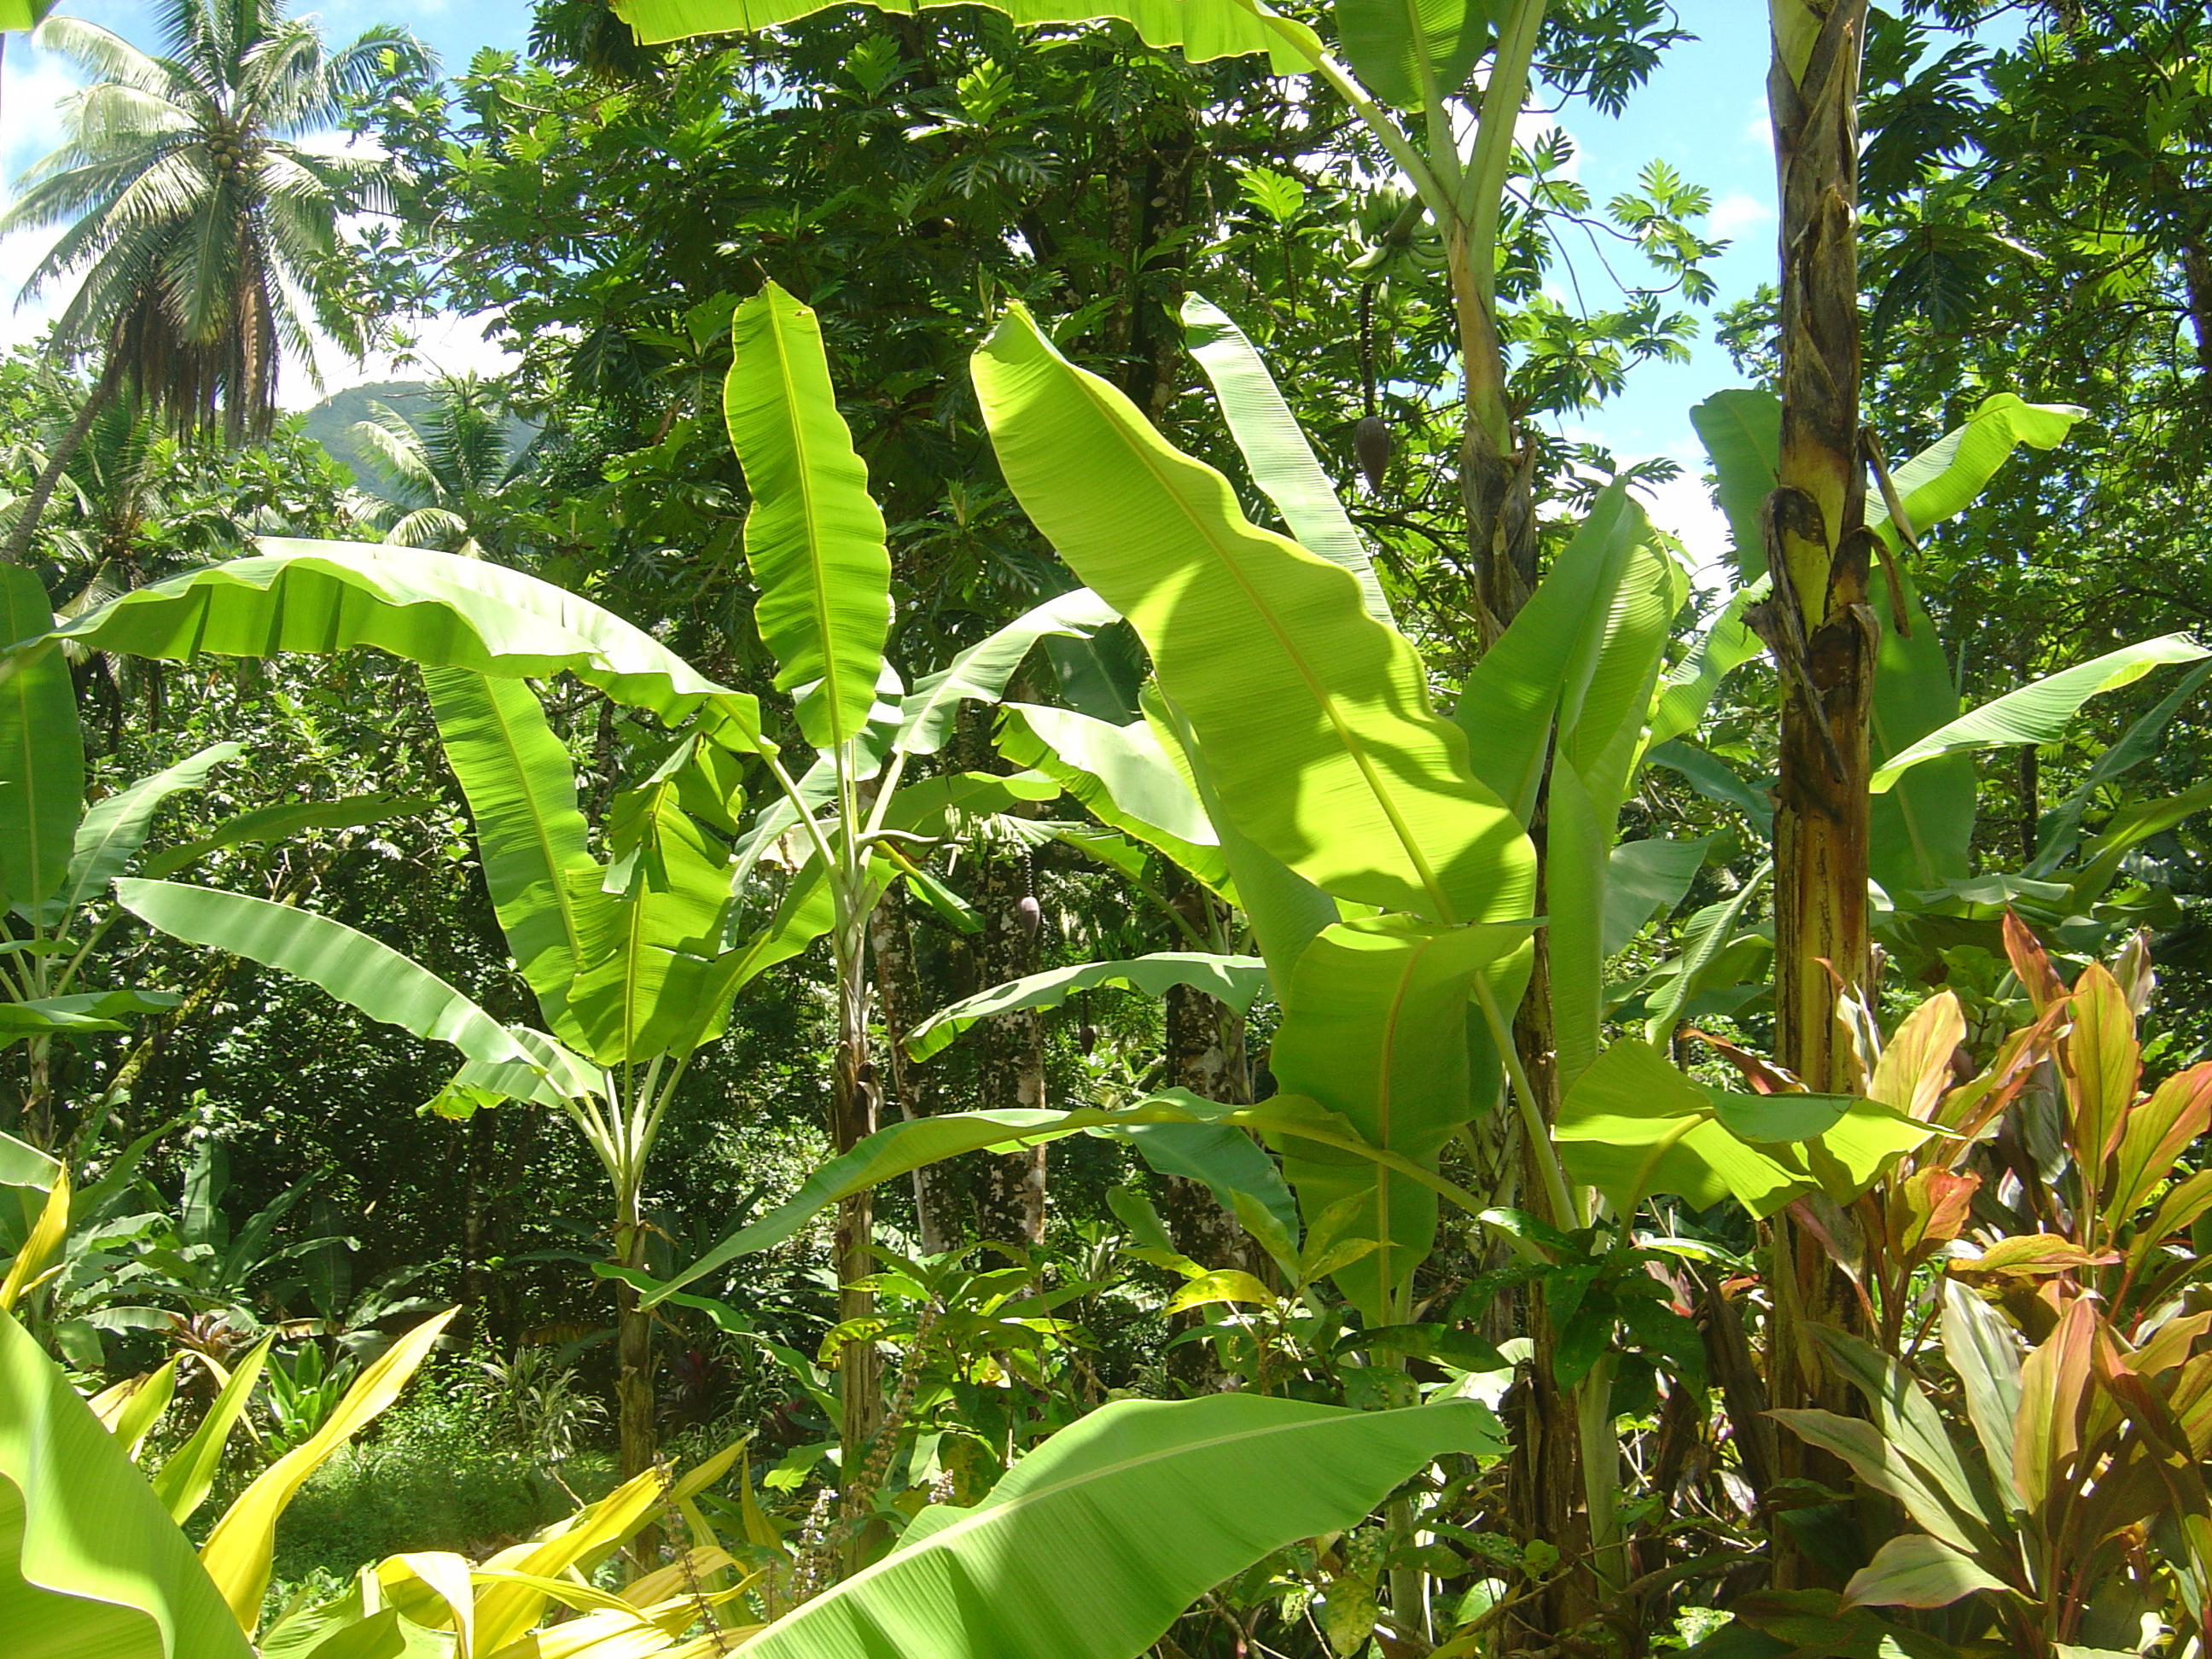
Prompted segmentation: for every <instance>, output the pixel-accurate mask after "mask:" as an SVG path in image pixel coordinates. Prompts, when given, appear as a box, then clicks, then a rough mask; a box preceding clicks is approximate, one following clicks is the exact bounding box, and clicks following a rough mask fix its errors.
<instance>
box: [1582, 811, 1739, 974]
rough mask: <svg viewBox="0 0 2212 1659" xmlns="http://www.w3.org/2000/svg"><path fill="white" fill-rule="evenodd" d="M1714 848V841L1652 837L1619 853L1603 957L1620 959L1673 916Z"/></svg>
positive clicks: (1611, 862)
mask: <svg viewBox="0 0 2212 1659" xmlns="http://www.w3.org/2000/svg"><path fill="white" fill-rule="evenodd" d="M1712 844H1713V838H1712V837H1711V836H1701V837H1699V839H1698V840H1696V841H1668V840H1665V839H1662V838H1661V837H1658V836H1652V837H1650V838H1648V839H1646V840H1644V841H1629V842H1622V843H1621V844H1620V846H1618V847H1616V848H1613V854H1612V856H1611V857H1610V858H1608V859H1607V860H1606V877H1605V926H1604V929H1603V932H1602V937H1601V940H1600V945H1599V948H1600V951H1601V954H1602V955H1604V956H1607V957H1610V956H1613V955H1614V954H1615V953H1616V952H1618V951H1621V950H1623V949H1625V948H1626V946H1627V944H1628V942H1629V941H1630V940H1631V939H1634V938H1635V937H1636V935H1637V933H1638V932H1639V931H1640V930H1641V929H1642V928H1643V927H1644V923H1645V922H1647V921H1650V920H1651V919H1652V918H1653V917H1654V916H1667V915H1673V914H1674V907H1675V906H1676V905H1678V904H1680V902H1682V899H1683V897H1684V896H1685V895H1686V894H1687V893H1688V892H1689V890H1690V884H1691V883H1692V882H1693V881H1695V880H1696V879H1697V878H1698V872H1699V871H1700V870H1702V869H1704V868H1705V853H1706V850H1707V849H1708V848H1711V846H1712Z"/></svg>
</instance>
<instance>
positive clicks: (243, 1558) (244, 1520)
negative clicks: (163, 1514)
mask: <svg viewBox="0 0 2212 1659" xmlns="http://www.w3.org/2000/svg"><path fill="white" fill-rule="evenodd" d="M459 1311H460V1310H459V1309H458V1308H448V1309H447V1310H446V1311H445V1312H443V1313H441V1314H439V1315H436V1316H435V1317H433V1318H430V1319H427V1320H425V1321H424V1322H422V1324H420V1325H417V1326H416V1327H415V1328H414V1329H412V1330H410V1331H409V1332H408V1333H407V1334H405V1335H404V1336H402V1337H401V1338H400V1339H399V1340H398V1341H397V1342H395V1343H393V1344H392V1346H390V1347H389V1348H387V1349H386V1350H385V1352H383V1353H382V1354H381V1355H380V1356H379V1358H377V1360H376V1361H375V1363H374V1364H372V1365H370V1366H369V1367H368V1369H367V1370H364V1371H362V1374H361V1375H360V1376H358V1377H356V1379H355V1381H354V1384H353V1386H352V1387H351V1388H349V1389H347V1390H346V1391H345V1395H344V1397H343V1398H342V1399H341V1400H340V1401H338V1403H337V1405H336V1406H334V1407H331V1414H330V1415H329V1416H328V1417H327V1418H325V1419H323V1425H322V1426H321V1427H320V1428H319V1429H317V1430H316V1431H315V1432H314V1433H313V1435H312V1436H310V1437H308V1438H307V1440H306V1441H305V1442H303V1443H301V1444H300V1445H297V1446H295V1447H294V1448H293V1449H291V1450H290V1451H289V1452H286V1453H285V1454H284V1455H283V1456H282V1457H280V1458H278V1459H277V1460H276V1462H274V1463H272V1464H270V1466H269V1467H268V1468H265V1469H264V1470H263V1471H262V1472H261V1473H260V1474H259V1475H258V1476H257V1477H255V1479H254V1481H253V1484H252V1486H248V1487H247V1488H246V1490H245V1491H244V1492H240V1494H239V1495H238V1498H237V1499H236V1501H234V1503H233V1504H231V1506H230V1507H229V1508H228V1509H227V1510H224V1511H223V1512H222V1518H221V1519H220V1520H218V1521H217V1522H216V1523H215V1525H214V1527H213V1528H210V1530H209V1533H208V1535H207V1541H206V1542H205V1543H204V1544H202V1545H201V1546H200V1565H201V1566H203V1567H204V1568H205V1569H206V1570H207V1576H208V1577H210V1578H212V1579H213V1580H214V1581H215V1586H216V1589H218V1590H220V1591H221V1592H222V1599H223V1600H224V1601H228V1603H229V1604H230V1610H231V1613H233V1615H234V1616H235V1617H236V1619H237V1620H238V1625H239V1628H240V1629H241V1630H243V1631H244V1632H246V1634H247V1635H249V1636H251V1635H252V1633H253V1632H254V1629H255V1628H256V1626H258V1625H259V1624H260V1622H261V1598H262V1595H263V1593H264V1591H266V1590H267V1589H268V1588H269V1565H270V1559H271V1558H272V1557H273V1555H274V1554H275V1552H276V1520H277V1517H278V1516H281V1515H283V1513H284V1510H285V1508H286V1506H287V1505H289V1504H290V1503H291V1501H292V1498H293V1495H294V1494H295V1493H296V1492H298V1491H299V1490H300V1488H301V1486H304V1485H306V1484H307V1477H308V1476H309V1475H311V1474H313V1473H314V1472H315V1471H316V1470H317V1469H319V1468H321V1467H322V1466H323V1464H324V1463H325V1462H328V1461H329V1459H330V1457H331V1454H332V1453H334V1452H335V1451H337V1449H338V1448H339V1447H341V1446H343V1445H344V1444H345V1443H346V1442H347V1441H349V1440H350V1439H352V1438H353V1437H354V1436H355V1435H356V1434H358V1433H360V1432H361V1431H362V1430H363V1429H365V1428H367V1427H368V1425H370V1424H371V1423H373V1422H374V1421H375V1420H376V1419H377V1418H379V1417H380V1416H381V1415H382V1414H383V1413H384V1411H385V1408H386V1407H388V1406H390V1405H391V1404H392V1401H395V1400H397V1399H398V1398H399V1391H400V1390H401V1389H404V1388H405V1387H406V1386H407V1379H408V1378H409V1377H410V1376H414V1375H415V1371H416V1367H418V1366H419V1365H421V1364H422V1362H423V1360H425V1359H426V1358H428V1357H429V1353H430V1346H431V1345H432V1344H433V1343H435V1341H436V1340H438V1337H439V1334H440V1333H441V1332H442V1331H443V1330H444V1329H445V1328H446V1326H447V1322H449V1321H451V1320H452V1318H453V1316H454V1315H455V1314H457V1313H459ZM150 1496H151V1494H150V1493H149V1497H150Z"/></svg>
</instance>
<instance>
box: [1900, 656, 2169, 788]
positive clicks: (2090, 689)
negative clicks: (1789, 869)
mask: <svg viewBox="0 0 2212 1659" xmlns="http://www.w3.org/2000/svg"><path fill="white" fill-rule="evenodd" d="M2208 656H2212V650H2208V649H2207V648H2206V647H2203V646H2201V645H2199V644H2197V641H2195V640H2192V639H2191V638H2190V637H2189V635H2186V634H2164V635H2160V636H2159V637H2158V638H2157V639H2154V640H2145V641H2142V643H2141V644H2140V645H2127V646H2122V647H2120V648H2119V649H2118V651H2108V652H2106V653H2105V654H2104V655H2103V656H2101V657H2096V658H2093V659H2090V660H2089V661H2087V662H2085V663H2079V664H2076V665H2075V666H2074V667H2072V668H2066V669H2061V670H2060V671H2058V672H2057V673H2056V674H2051V675H2048V676H2046V677H2045V678H2042V679H2039V680H2037V681H2036V682H2034V683H2033V684H2031V685H2024V686H2022V687H2021V689H2020V690H2017V691H2009V692H2007V693H2006V694H2005V695H2004V696H2002V697H1999V698H1996V700H1995V701H1994V702H1985V703H1984V704H1983V705H1982V706H1981V707H1980V708H1977V709H1975V710H1973V711H1972V713H1971V714H1962V715H1960V717H1959V718H1958V719H1957V720H1953V721H1952V722H1951V723H1950V724H1949V725H1948V726H1942V727H1941V728H1940V729H1938V730H1936V731H1934V732H1929V734H1928V735H1927V736H1926V737H1924V738H1921V739H1920V741H1919V742H1917V743H1916V744H1912V746H1911V747H1910V748H1909V749H1907V750H1905V751H1904V752H1903V753H1902V754H1899V755H1895V756H1893V757H1891V758H1890V759H1889V760H1888V761H1887V763H1884V764H1883V765H1882V766H1881V767H1880V768H1879V769H1877V770H1876V771H1875V775H1874V776H1873V778H1872V779H1871V780H1869V783H1868V787H1869V788H1870V789H1872V790H1873V791H1874V792H1875V793H1877V794H1879V793H1881V792H1882V791H1884V790H1886V789H1888V788H1890V787H1892V786H1893V785H1894V784H1895V783H1896V782H1897V781H1898V780H1899V778H1901V777H1903V776H1905V774H1906V773H1908V772H1910V771H1911V769H1913V768H1914V767H1916V766H1918V765H1921V764H1922V763H1924V762H1927V761H1930V760H1933V759H1935V758H1936V757H1938V756H1940V755H1957V754H1964V753H1966V752H1968V751H1970V750H1977V749H2000V748H2009V747H2012V746H2014V745H2016V744H2045V743H2056V742H2057V741H2058V739H2059V738H2062V737H2063V736H2064V735H2065V732H2066V723H2067V722H2068V721H2069V720H2072V719H2073V718H2074V715H2075V712H2076V711H2077V710H2078V709H2080V708H2081V705H2082V704H2083V703H2085V702H2088V701H2089V699H2090V698H2092V697H2093V696H2100V695H2101V694H2102V693H2104V692H2106V691H2116V690H2118V689H2119V688H2120V687H2122V686H2124V685H2132V684H2135V683H2136V681H2137V680H2139V679H2141V678H2142V677H2143V676H2144V675H2146V674H2148V673H2149V672H2150V671H2152V670H2153V669H2154V668H2158V667H2161V666H2163V665H2166V664H2167V663H2176V662H2197V661H2200V660H2201V659H2203V658H2205V657H2208Z"/></svg>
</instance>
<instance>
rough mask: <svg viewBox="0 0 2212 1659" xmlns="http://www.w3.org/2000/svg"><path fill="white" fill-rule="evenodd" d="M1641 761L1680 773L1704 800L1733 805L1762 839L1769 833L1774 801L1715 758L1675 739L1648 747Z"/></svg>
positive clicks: (1713, 755) (1771, 825)
mask: <svg viewBox="0 0 2212 1659" xmlns="http://www.w3.org/2000/svg"><path fill="white" fill-rule="evenodd" d="M1644 762H1645V763H1646V764H1648V765H1651V766H1663V767H1665V768H1666V769H1668V771H1670V772H1678V773H1680V775H1681V777H1682V781H1684V782H1685V783H1686V784H1688V785H1689V786H1690V787H1691V788H1692V789H1694V790H1696V791H1697V792H1698V793H1699V794H1701V795H1703V796H1704V797H1705V799H1707V800H1710V801H1714V802H1717V803H1718V804H1719V805H1723V806H1733V807H1734V808H1735V810H1736V811H1739V812H1741V813H1742V814H1743V815H1744V816H1745V817H1747V818H1749V819H1750V820H1751V821H1752V823H1754V824H1756V825H1757V826H1758V827H1759V835H1760V836H1762V837H1764V836H1770V835H1771V834H1772V833H1773V829H1774V802H1773V800H1772V799H1771V798H1770V797H1769V795H1768V794H1767V793H1766V790H1765V788H1764V787H1760V786H1759V785H1757V784H1753V783H1752V782H1751V781H1747V779H1745V778H1743V777H1742V776H1741V775H1739V774H1738V773H1737V772H1736V770H1735V768H1733V767H1731V766H1730V765H1729V763H1727V762H1726V761H1724V760H1723V759H1722V758H1721V757H1719V756H1717V755H1715V754H1711V753H1709V752H1708V751H1707V750H1703V749H1699V748H1697V747H1695V746H1693V745H1692V744H1686V743H1684V742H1683V741H1682V740H1681V739H1680V738H1673V739H1670V740H1669V741H1668V742H1666V743H1659V744H1652V745H1651V747H1650V748H1649V749H1647V750H1644ZM1768 782H1769V783H1771V779H1770V780H1768Z"/></svg>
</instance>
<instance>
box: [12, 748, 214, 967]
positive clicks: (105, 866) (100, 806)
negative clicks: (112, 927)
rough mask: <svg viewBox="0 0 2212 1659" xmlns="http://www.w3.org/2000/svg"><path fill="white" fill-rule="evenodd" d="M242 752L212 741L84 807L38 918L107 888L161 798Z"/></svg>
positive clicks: (49, 917)
mask: <svg viewBox="0 0 2212 1659" xmlns="http://www.w3.org/2000/svg"><path fill="white" fill-rule="evenodd" d="M245 752H246V750H245V748H244V746H243V745H242V744H235V743H218V744H212V745H210V747H208V748H205V749H203V750H200V751H199V753H198V754H197V755H189V756H187V757H185V758H184V759H183V760H180V761H179V762H178V763H176V764H175V765H174V766H168V767H164V768H163V769H161V770H160V771H159V772H156V773H154V774H153V775H151V776H149V777H143V778H141V779H139V780H138V781H137V782H136V783H132V784H128V785H126V786H125V787H123V788H120V789H118V790H117V791H116V792H115V793H113V794H112V795H109V796H106V798H104V799H100V800H98V801H95V802H94V803H93V805H91V806H89V807H88V808H86V809H85V814H84V818H83V820H82V822H81V823H79V824H78V825H77V827H76V842H75V844H74V845H73V846H72V847H71V848H70V861H69V872H68V873H67V874H66V875H64V877H63V878H62V890H61V895H60V897H59V898H58V900H57V901H55V902H52V903H50V904H49V905H48V906H47V907H46V912H45V914H43V915H41V916H40V920H41V921H46V922H47V923H48V924H50V925H51V924H52V923H53V922H56V921H60V920H61V918H62V917H63V916H64V915H66V914H67V913H68V912H69V911H70V910H72V909H74V908H76V906H78V905H80V904H82V903H84V902H86V901H87V900H88V899H92V898H97V897H99V896H100V895H101V894H103V893H105V892H106V890H107V884H108V883H109V882H111V881H112V880H114V879H115V878H116V877H118V876H119V875H121V874H122V873H123V872H124V871H125V869H127V868H128V867H129V866H130V863H131V859H132V858H134V857H135V856H137V852H138V849H139V848H141V847H143V846H144V845H145V844H146V835H147V832H148V831H149V830H150V829H152V828H153V827H154V814H155V812H156V811H160V810H161V803H162V802H163V801H165V800H167V799H168V798H169V797H170V796H172V795H173V794H175V793H178V792H179V790H184V789H197V788H198V787H200V786H201V785H202V784H204V783H205V782H206V781H207V777H208V774H209V773H210V772H212V771H214V770H215V769H216V767H218V766H221V765H222V764H223V763H226V762H228V761H234V760H236V759H237V758H238V757H240V755H242V754H244V753H245Z"/></svg>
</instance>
